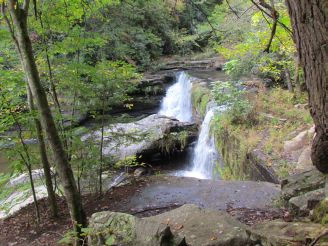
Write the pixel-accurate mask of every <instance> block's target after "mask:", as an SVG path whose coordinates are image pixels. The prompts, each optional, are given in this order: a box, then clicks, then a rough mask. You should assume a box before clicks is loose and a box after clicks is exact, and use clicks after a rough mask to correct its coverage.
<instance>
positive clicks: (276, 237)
mask: <svg viewBox="0 0 328 246" xmlns="http://www.w3.org/2000/svg"><path fill="white" fill-rule="evenodd" d="M324 231H325V226H324V225H320V224H315V223H306V222H285V221H281V220H274V221H269V222H265V223H263V224H258V225H256V226H254V227H253V228H252V239H253V240H254V241H255V240H257V241H259V242H261V244H260V245H263V246H284V245H309V242H312V241H313V240H314V239H316V238H317V237H318V236H320V235H321V234H322V233H323V232H324ZM313 245H314V244H313ZM316 245H328V244H326V243H324V244H316Z"/></svg>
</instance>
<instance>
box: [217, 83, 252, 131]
mask: <svg viewBox="0 0 328 246" xmlns="http://www.w3.org/2000/svg"><path fill="white" fill-rule="evenodd" d="M212 95H213V98H214V99H215V101H216V103H217V104H218V105H226V106H227V107H228V109H227V111H226V112H225V113H224V114H223V115H222V117H225V118H227V119H228V121H229V122H230V123H231V124H233V125H240V124H245V125H248V126H251V125H254V124H257V122H258V114H257V112H255V108H254V107H253V105H252V104H251V103H250V102H249V100H248V99H247V97H246V92H245V91H244V90H242V89H240V88H238V87H237V86H236V85H235V84H234V83H233V82H220V81H219V82H217V83H216V84H215V86H214V88H213V90H212Z"/></svg>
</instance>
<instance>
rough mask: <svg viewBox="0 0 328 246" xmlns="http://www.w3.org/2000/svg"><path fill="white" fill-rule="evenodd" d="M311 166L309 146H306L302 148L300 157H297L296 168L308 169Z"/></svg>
mask: <svg viewBox="0 0 328 246" xmlns="http://www.w3.org/2000/svg"><path fill="white" fill-rule="evenodd" d="M312 167H313V164H312V160H311V146H307V147H305V148H304V149H303V151H302V153H301V155H300V157H299V158H298V161H297V165H296V169H299V170H303V171H308V170H310V169H312Z"/></svg>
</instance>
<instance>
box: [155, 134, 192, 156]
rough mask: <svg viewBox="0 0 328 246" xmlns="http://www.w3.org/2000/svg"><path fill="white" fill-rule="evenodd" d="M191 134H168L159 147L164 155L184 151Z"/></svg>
mask: <svg viewBox="0 0 328 246" xmlns="http://www.w3.org/2000/svg"><path fill="white" fill-rule="evenodd" d="M188 138H189V133H188V132H187V131H181V132H172V133H170V134H166V135H165V136H164V137H163V138H162V139H161V140H160V141H159V147H160V149H161V151H162V153H165V154H170V153H171V152H172V151H174V150H175V149H177V148H180V150H181V151H182V150H184V149H185V147H186V146H187V144H188Z"/></svg>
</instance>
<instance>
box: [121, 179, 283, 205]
mask: <svg viewBox="0 0 328 246" xmlns="http://www.w3.org/2000/svg"><path fill="white" fill-rule="evenodd" d="M279 192H280V188H279V186H278V185H275V184H272V183H268V182H253V181H220V180H216V181H214V180H199V179H195V178H187V177H170V176H154V177H149V178H148V185H147V186H146V187H143V188H141V190H140V192H139V193H137V194H135V195H134V196H133V197H131V198H130V199H129V202H128V204H127V206H128V207H130V208H131V209H132V210H135V211H141V210H142V209H145V208H147V207H149V208H156V207H159V208H161V207H165V206H170V205H172V204H178V205H182V204H187V203H189V204H196V205H198V206H200V207H202V208H212V209H218V210H225V209H226V208H227V207H233V208H251V209H264V208H270V207H271V208H272V207H274V206H273V200H274V199H275V198H277V197H278V196H279Z"/></svg>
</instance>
